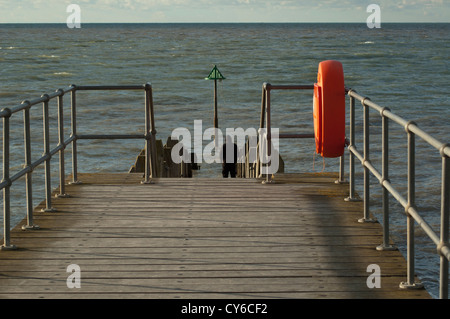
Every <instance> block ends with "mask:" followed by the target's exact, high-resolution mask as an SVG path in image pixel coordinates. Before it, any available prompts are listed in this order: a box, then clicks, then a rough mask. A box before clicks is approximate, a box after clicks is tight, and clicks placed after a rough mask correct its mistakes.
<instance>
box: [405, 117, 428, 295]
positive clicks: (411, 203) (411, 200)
mask: <svg viewBox="0 0 450 319" xmlns="http://www.w3.org/2000/svg"><path fill="white" fill-rule="evenodd" d="M411 124H415V123H414V122H412V121H410V122H408V123H407V124H406V125H405V131H406V132H407V133H408V204H407V205H406V208H405V213H406V216H407V222H406V230H407V240H406V241H407V248H406V254H407V256H406V257H407V258H406V263H407V269H406V272H407V274H406V275H407V281H406V282H401V283H400V288H403V289H420V288H423V285H422V284H421V283H416V282H414V277H415V256H414V255H415V247H414V246H415V242H414V237H415V236H414V235H415V234H414V217H412V216H411V214H410V213H409V209H410V208H413V207H415V202H416V156H415V153H416V143H415V134H414V133H413V132H411V131H410V130H409V125H411Z"/></svg>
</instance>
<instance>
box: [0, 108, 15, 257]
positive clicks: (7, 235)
mask: <svg viewBox="0 0 450 319" xmlns="http://www.w3.org/2000/svg"><path fill="white" fill-rule="evenodd" d="M3 111H6V112H7V114H6V115H5V117H3V180H2V182H6V183H7V185H6V186H5V187H4V188H3V227H4V232H3V245H2V246H1V249H2V250H14V249H17V247H16V246H14V245H11V230H10V228H11V180H10V179H9V137H10V136H9V133H10V130H9V118H10V117H11V110H10V109H9V108H5V109H3Z"/></svg>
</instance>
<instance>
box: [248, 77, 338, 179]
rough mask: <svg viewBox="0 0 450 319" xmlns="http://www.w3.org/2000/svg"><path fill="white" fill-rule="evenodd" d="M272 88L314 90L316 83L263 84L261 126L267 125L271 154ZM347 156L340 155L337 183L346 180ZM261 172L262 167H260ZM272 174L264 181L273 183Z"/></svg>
mask: <svg viewBox="0 0 450 319" xmlns="http://www.w3.org/2000/svg"><path fill="white" fill-rule="evenodd" d="M272 90H314V85H272V84H270V83H263V86H262V97H261V119H260V125H259V126H260V128H261V129H263V128H264V127H265V125H267V155H268V156H270V155H271V150H272V144H271V140H272V134H271V129H272V123H271V97H270V92H271V91H272ZM314 136H315V135H314V133H306V134H305V133H284V134H282V133H280V134H279V136H278V137H279V138H314ZM344 159H345V157H344V155H342V156H341V157H340V169H339V179H338V180H337V181H336V182H337V183H342V182H344V164H345V160H344ZM260 165H261V162H260V160H259V157H258V160H257V164H256V166H257V167H258V168H259V167H260ZM259 172H261V169H260V168H259ZM271 182H272V176H271V175H270V174H267V175H266V179H265V180H264V181H263V183H271Z"/></svg>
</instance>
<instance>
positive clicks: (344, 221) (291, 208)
mask: <svg viewBox="0 0 450 319" xmlns="http://www.w3.org/2000/svg"><path fill="white" fill-rule="evenodd" d="M79 178H80V180H81V181H82V182H83V183H82V184H80V185H67V189H66V191H67V193H68V194H69V195H70V196H71V197H70V198H55V199H54V200H53V207H54V208H56V209H57V212H54V213H41V212H38V211H39V210H40V208H41V207H43V206H42V204H41V205H40V206H38V207H37V208H36V213H35V222H36V224H38V225H39V226H40V227H41V229H40V230H28V231H22V230H21V226H22V224H24V223H21V224H19V225H18V226H17V227H16V228H15V229H13V230H12V232H11V234H12V237H11V243H12V244H14V245H16V246H17V247H18V248H19V249H18V250H16V251H1V252H0V298H90V299H92V298H121V299H124V298H159V299H165V298H192V299H195V298H208V299H209V298H220V299H225V298H324V299H328V298H430V296H429V295H428V294H427V292H426V291H425V290H401V289H399V288H398V285H399V283H400V282H401V281H404V280H405V279H406V263H405V260H404V258H403V257H402V256H401V254H400V253H399V252H396V251H394V252H389V251H386V252H380V251H377V250H376V249H375V247H376V246H377V245H379V244H380V243H381V226H380V225H379V224H378V223H375V224H369V223H366V224H361V223H358V222H357V220H358V218H360V217H361V216H362V203H361V202H353V203H349V202H345V201H344V200H343V198H344V197H346V196H347V194H348V185H339V184H335V183H334V182H333V181H334V180H335V177H334V176H331V175H320V176H312V175H308V176H303V175H279V176H276V178H275V180H276V183H275V184H271V185H262V184H261V183H260V181H258V180H252V179H201V178H194V179H178V178H176V179H175V178H171V179H158V180H156V181H155V184H152V185H143V184H140V183H139V181H140V180H141V178H142V175H141V174H80V175H79ZM71 264H77V265H79V267H80V269H81V288H79V289H78V288H73V289H69V288H68V287H67V284H66V280H67V278H68V276H69V275H70V273H68V272H67V267H68V266H69V265H71ZM370 264H377V265H379V266H380V267H381V288H379V289H377V288H373V289H369V288H368V287H367V284H366V281H367V278H368V276H369V275H370V273H368V272H367V267H368V265H370Z"/></svg>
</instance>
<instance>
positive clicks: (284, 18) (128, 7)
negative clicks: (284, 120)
mask: <svg viewBox="0 0 450 319" xmlns="http://www.w3.org/2000/svg"><path fill="white" fill-rule="evenodd" d="M70 4H77V5H78V6H79V8H80V22H81V24H82V23H114V22H122V23H124V22H131V23H161V22H180V23H181V22H199V23H204V22H265V23H270V22H361V23H365V22H366V20H367V19H368V17H369V16H370V15H371V14H372V11H370V12H367V7H368V6H369V5H370V4H377V5H378V6H379V7H380V17H381V21H380V22H381V23H383V22H450V1H449V0H369V1H364V0H325V1H317V0H281V1H274V0H0V23H66V21H67V19H68V17H69V16H70V15H71V13H72V11H70V12H69V13H68V12H67V11H66V9H67V7H68V6H69V5H70Z"/></svg>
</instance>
